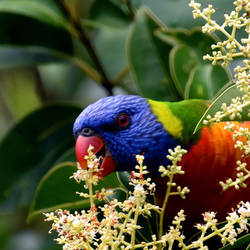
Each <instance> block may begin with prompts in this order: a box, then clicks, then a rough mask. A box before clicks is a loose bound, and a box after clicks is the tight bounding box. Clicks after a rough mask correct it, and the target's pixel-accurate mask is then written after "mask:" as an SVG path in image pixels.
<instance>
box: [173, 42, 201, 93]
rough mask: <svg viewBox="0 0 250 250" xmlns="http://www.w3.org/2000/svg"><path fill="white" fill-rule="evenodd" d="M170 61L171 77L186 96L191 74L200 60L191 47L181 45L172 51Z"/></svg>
mask: <svg viewBox="0 0 250 250" xmlns="http://www.w3.org/2000/svg"><path fill="white" fill-rule="evenodd" d="M169 60H170V62H171V63H170V72H171V76H172V78H173V80H174V81H175V84H176V86H177V88H178V91H179V92H180V94H181V95H182V96H184V91H185V88H186V85H187V81H188V78H189V75H190V72H191V70H192V69H193V68H194V67H195V66H196V65H197V64H198V63H199V58H198V57H197V55H196V53H195V52H194V51H193V50H191V49H190V47H188V46H186V45H180V46H176V47H174V49H173V50H172V51H171V53H170V58H169Z"/></svg>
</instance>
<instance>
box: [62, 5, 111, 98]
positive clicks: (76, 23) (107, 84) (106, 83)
mask: <svg viewBox="0 0 250 250" xmlns="http://www.w3.org/2000/svg"><path fill="white" fill-rule="evenodd" d="M58 4H59V6H60V7H61V8H62V10H63V11H64V13H65V14H66V15H67V16H68V17H69V20H70V21H71V24H72V26H73V28H74V29H75V31H76V32H74V34H75V33H76V34H75V35H77V37H78V39H79V40H80V41H81V42H82V43H83V44H84V46H85V47H86V49H87V51H88V53H89V55H90V57H91V58H92V60H93V62H94V64H95V66H96V68H97V70H98V71H99V73H100V74H101V76H102V79H101V84H102V86H103V87H104V88H105V90H106V92H107V94H108V95H113V84H112V82H111V81H110V80H109V78H108V76H107V74H106V72H105V70H104V67H103V65H102V63H101V61H100V59H99V57H98V55H97V53H96V51H95V48H94V46H93V45H92V43H91V41H90V40H89V38H88V37H87V35H86V33H85V31H84V29H83V28H82V25H81V21H80V18H79V15H78V14H77V15H76V13H74V17H72V14H71V13H70V10H69V8H68V7H67V6H66V5H65V4H64V3H63V2H62V1H58Z"/></svg>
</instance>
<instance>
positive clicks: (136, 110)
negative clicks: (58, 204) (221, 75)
mask: <svg viewBox="0 0 250 250" xmlns="http://www.w3.org/2000/svg"><path fill="white" fill-rule="evenodd" d="M208 106H209V102H208V101H207V100H199V99H189V100H183V101H178V102H166V101H164V102H163V101H156V100H151V99H146V98H143V97H140V96H136V95H117V96H108V97H104V98H101V99H99V100H98V101H96V102H95V103H93V104H90V105H89V106H87V107H86V108H85V109H84V110H83V111H82V112H81V113H80V114H79V116H78V117H77V118H76V120H75V122H74V125H73V134H74V137H75V138H76V144H75V152H76V158H77V161H78V162H79V163H80V165H81V166H82V168H86V164H87V163H86V159H85V158H84V156H85V155H87V154H88V148H89V146H90V145H92V146H93V148H94V149H93V153H95V154H96V155H98V156H102V158H103V160H102V163H101V175H102V176H107V175H108V174H110V173H111V172H113V171H133V170H135V166H136V164H137V162H136V157H135V155H138V154H143V155H144V165H146V166H147V170H148V171H149V176H150V177H151V178H152V180H153V181H154V182H155V184H156V192H155V196H156V201H157V204H158V205H160V206H161V205H162V202H163V199H164V197H165V192H164V190H166V187H167V185H166V183H167V179H166V178H167V177H165V178H162V177H161V176H160V173H159V171H158V170H159V166H161V165H164V166H167V165H168V164H170V163H171V162H170V161H169V160H168V159H167V157H166V155H167V154H168V150H169V149H172V150H173V149H174V148H175V147H176V146H177V145H180V146H181V147H182V148H184V149H186V150H187V151H188V153H186V154H185V155H184V156H183V158H182V160H181V162H180V165H181V166H182V169H183V170H184V172H185V174H184V175H178V176H176V177H175V182H176V183H177V185H180V186H187V187H188V188H189V189H190V193H189V194H187V197H186V199H182V198H181V197H179V196H173V197H171V199H169V202H168V204H167V208H166V214H167V216H166V217H167V219H166V223H167V224H168V223H170V222H171V220H172V219H173V218H174V216H175V215H176V214H177V213H178V211H179V210H181V209H184V211H185V214H186V216H187V222H188V224H190V225H191V224H195V223H198V222H200V221H201V220H202V213H205V212H207V211H214V212H216V213H217V217H218V218H219V219H223V218H225V216H226V213H227V212H230V211H231V210H232V209H233V208H235V207H236V206H237V204H238V203H239V202H240V201H242V200H243V201H247V200H249V197H250V185H248V186H247V187H246V188H242V189H240V190H236V189H233V188H230V189H228V190H227V191H223V190H222V187H221V186H220V184H219V182H220V181H226V179H228V178H232V179H234V178H236V174H237V171H236V168H237V166H236V161H237V160H240V159H241V160H244V161H245V162H246V163H247V166H248V169H249V163H250V158H249V157H245V159H242V152H241V151H240V149H237V148H235V141H234V140H233V138H232V132H231V131H229V130H225V129H224V127H225V125H226V123H225V122H218V123H215V124H213V125H210V126H203V127H202V128H201V129H200V130H199V131H198V132H197V133H195V134H194V133H193V132H194V128H195V126H196V124H197V123H198V121H199V120H200V118H201V117H202V115H203V114H204V112H205V111H206V110H207V108H208ZM234 124H235V126H236V128H239V127H240V126H243V127H247V128H250V122H248V121H246V122H244V123H240V122H234ZM247 184H250V183H249V181H248V183H247Z"/></svg>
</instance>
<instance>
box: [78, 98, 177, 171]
mask: <svg viewBox="0 0 250 250" xmlns="http://www.w3.org/2000/svg"><path fill="white" fill-rule="evenodd" d="M73 132H74V136H75V138H77V141H76V156H77V159H78V161H79V162H80V164H81V165H82V164H83V165H84V164H85V163H84V161H83V158H84V155H86V154H87V149H88V147H89V145H90V144H91V145H92V146H94V153H96V154H97V155H102V156H103V158H104V160H103V162H102V169H103V175H107V174H109V173H110V172H112V171H113V170H117V171H125V170H134V168H135V165H136V160H135V155H137V154H144V157H145V160H144V164H145V165H146V166H147V167H148V170H149V171H150V173H151V174H152V175H156V174H157V173H158V167H159V166H160V165H162V164H166V163H167V160H166V155H167V153H168V149H169V148H174V147H175V146H176V145H177V142H176V141H175V140H174V139H173V137H172V136H171V135H169V134H168V133H167V132H166V130H165V129H164V127H163V125H162V124H161V123H160V122H158V121H157V117H156V116H155V115H154V113H153V112H152V111H151V109H150V106H149V103H148V101H147V100H146V99H144V98H142V97H139V96H132V95H119V96H110V97H105V98H102V99H100V100H99V101H97V102H95V103H94V104H91V105H89V106H88V107H87V108H85V109H84V110H83V111H82V112H81V114H80V115H79V116H78V117H77V119H76V121H75V123H74V129H73Z"/></svg>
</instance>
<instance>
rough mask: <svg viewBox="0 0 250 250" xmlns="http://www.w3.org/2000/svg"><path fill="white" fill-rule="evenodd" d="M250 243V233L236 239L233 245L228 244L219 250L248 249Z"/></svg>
mask: <svg viewBox="0 0 250 250" xmlns="http://www.w3.org/2000/svg"><path fill="white" fill-rule="evenodd" d="M249 243H250V234H246V235H244V236H242V237H240V238H239V239H237V240H236V241H235V243H234V244H233V245H230V244H228V245H226V246H224V247H222V248H220V249H219V250H234V249H235V250H236V249H247V247H248V246H249Z"/></svg>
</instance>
